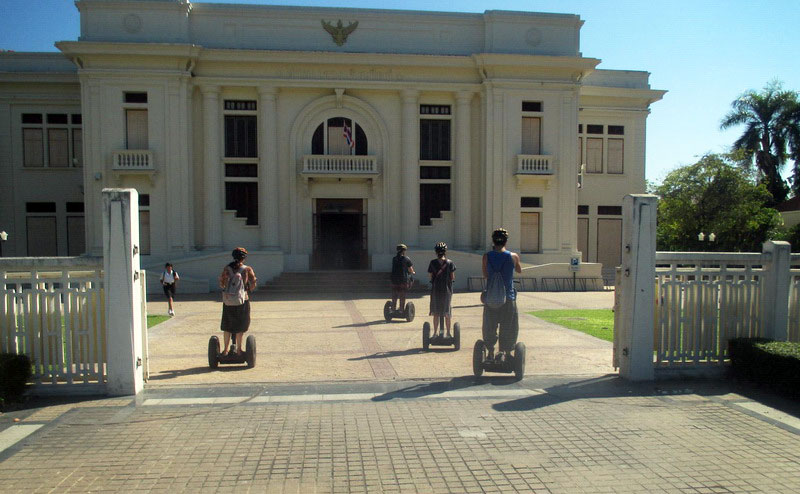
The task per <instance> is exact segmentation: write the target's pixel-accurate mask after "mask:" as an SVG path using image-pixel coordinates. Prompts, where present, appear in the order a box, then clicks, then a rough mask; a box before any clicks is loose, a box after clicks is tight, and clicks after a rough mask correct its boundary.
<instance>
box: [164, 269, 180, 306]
mask: <svg viewBox="0 0 800 494" xmlns="http://www.w3.org/2000/svg"><path fill="white" fill-rule="evenodd" d="M179 279H181V277H180V276H178V272H177V271H175V270H174V269H173V268H172V264H171V263H166V264H165V265H164V271H162V272H161V287H162V288H163V289H164V295H166V297H167V304H168V305H169V312H168V314H169V315H170V316H174V315H175V309H174V308H173V307H172V299H173V298H174V297H175V287H176V286H177V284H178V280H179Z"/></svg>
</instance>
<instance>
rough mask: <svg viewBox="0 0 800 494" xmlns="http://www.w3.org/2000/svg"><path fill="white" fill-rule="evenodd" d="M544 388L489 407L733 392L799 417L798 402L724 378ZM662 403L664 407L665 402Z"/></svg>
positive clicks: (613, 378) (610, 380)
mask: <svg viewBox="0 0 800 494" xmlns="http://www.w3.org/2000/svg"><path fill="white" fill-rule="evenodd" d="M544 391H545V393H543V394H539V395H533V396H527V397H525V398H519V399H515V400H509V401H505V402H501V403H496V404H494V405H492V408H493V409H494V410H496V411H498V412H524V411H529V410H535V409H537V408H544V407H547V406H551V405H557V404H559V403H564V402H567V401H571V400H579V399H592V398H622V397H634V396H639V397H641V396H655V397H659V398H663V399H665V400H668V399H669V398H670V396H680V395H690V394H694V395H698V396H703V397H707V398H710V397H715V396H716V397H721V396H723V395H727V394H730V393H735V394H737V395H741V396H742V397H744V398H748V399H751V400H753V401H757V402H760V403H763V404H766V405H768V406H770V407H772V408H775V409H778V410H781V411H782V412H784V413H787V414H790V415H794V416H795V417H798V418H800V403H798V402H795V401H793V400H790V399H786V398H785V397H782V396H779V395H776V394H774V393H770V392H768V391H764V390H761V389H758V388H756V387H754V386H753V385H751V384H750V383H746V382H741V381H736V380H727V379H674V380H665V381H655V382H639V383H637V382H630V381H626V380H624V379H622V378H621V377H619V376H618V375H616V374H609V375H606V376H602V377H597V378H592V379H584V380H578V381H573V382H569V383H566V384H559V385H555V386H551V387H545V388H544ZM664 406H667V403H666V402H665V405H664Z"/></svg>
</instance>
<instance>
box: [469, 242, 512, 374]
mask: <svg viewBox="0 0 800 494" xmlns="http://www.w3.org/2000/svg"><path fill="white" fill-rule="evenodd" d="M507 242H508V232H507V231H506V230H505V229H503V228H498V229H497V230H495V231H494V232H492V244H493V247H492V250H490V251H489V252H487V253H486V254H484V255H483V277H484V278H485V279H486V280H487V284H486V290H485V291H484V292H483V293H482V294H481V301H482V302H483V304H484V305H483V339H482V340H478V341H476V342H475V347H474V349H473V355H472V370H473V372H474V374H475V376H480V375H481V374H483V371H489V372H506V373H510V372H513V373H514V375H515V377H516V378H517V379H522V377H523V376H524V375H525V344H524V343H522V342H517V337H518V336H519V314H518V313H517V292H516V290H515V289H514V271H516V272H517V273H521V272H522V266H521V265H520V261H519V255H517V254H516V253H514V252H511V251H509V250H506V243H507ZM498 330H499V335H498ZM498 339H499V341H500V348H499V351H498V352H497V354H495V352H494V345H495V343H497V341H498Z"/></svg>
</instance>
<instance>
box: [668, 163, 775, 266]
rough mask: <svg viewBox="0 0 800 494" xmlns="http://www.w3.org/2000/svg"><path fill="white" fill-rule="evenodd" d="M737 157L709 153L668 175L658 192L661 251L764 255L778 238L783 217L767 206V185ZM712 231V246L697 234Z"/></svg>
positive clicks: (707, 233) (768, 195) (768, 194)
mask: <svg viewBox="0 0 800 494" xmlns="http://www.w3.org/2000/svg"><path fill="white" fill-rule="evenodd" d="M737 158H739V157H738V156H736V155H718V154H707V155H705V156H703V157H702V158H701V159H700V161H698V162H697V163H695V164H693V165H688V166H684V167H681V168H678V169H677V170H674V171H672V172H670V173H669V174H668V175H667V176H666V178H665V179H664V182H663V183H662V184H661V185H659V186H658V187H657V188H656V191H655V192H656V194H657V195H659V196H660V197H661V201H660V202H659V204H658V229H657V244H658V249H659V250H671V251H722V252H724V251H728V252H760V251H761V244H762V243H763V242H764V241H766V240H767V239H769V238H772V237H773V236H774V235H775V232H776V231H777V229H778V227H779V226H780V224H781V219H780V215H779V213H778V212H777V211H776V210H774V209H772V208H769V207H765V206H764V203H765V202H766V201H767V200H768V199H769V198H770V193H769V192H768V191H767V188H766V185H765V184H763V183H760V184H755V182H754V180H753V176H752V172H748V171H747V170H745V169H744V168H742V166H741V164H740V163H739V161H738V160H737ZM701 232H702V233H704V234H705V235H709V234H710V233H714V235H715V236H716V238H715V241H714V242H710V241H708V239H706V241H702V242H701V241H700V240H699V239H698V234H699V233H701Z"/></svg>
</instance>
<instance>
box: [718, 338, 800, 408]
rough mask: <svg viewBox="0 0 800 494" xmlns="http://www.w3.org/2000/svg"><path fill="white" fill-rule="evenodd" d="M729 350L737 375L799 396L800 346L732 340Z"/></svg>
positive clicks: (782, 342)
mask: <svg viewBox="0 0 800 494" xmlns="http://www.w3.org/2000/svg"><path fill="white" fill-rule="evenodd" d="M728 349H729V351H730V356H731V365H732V367H733V371H734V372H735V373H736V375H738V376H741V377H744V378H747V379H752V380H755V381H758V382H760V383H762V384H765V385H768V386H771V387H773V388H774V389H776V390H778V391H780V392H783V393H787V394H790V395H796V396H800V343H791V342H787V341H770V340H766V339H763V338H735V339H732V340H730V341H729V342H728Z"/></svg>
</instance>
